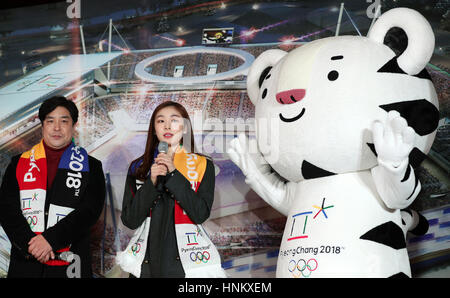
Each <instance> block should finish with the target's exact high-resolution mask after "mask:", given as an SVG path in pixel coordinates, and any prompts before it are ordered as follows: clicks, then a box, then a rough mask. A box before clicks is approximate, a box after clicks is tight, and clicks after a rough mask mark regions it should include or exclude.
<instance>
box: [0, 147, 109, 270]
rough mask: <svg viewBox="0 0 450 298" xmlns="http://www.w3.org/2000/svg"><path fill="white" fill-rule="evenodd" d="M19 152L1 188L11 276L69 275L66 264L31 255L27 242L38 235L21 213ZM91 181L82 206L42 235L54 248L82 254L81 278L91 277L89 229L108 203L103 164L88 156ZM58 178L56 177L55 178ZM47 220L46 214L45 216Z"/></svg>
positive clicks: (0, 205) (50, 195) (50, 194)
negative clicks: (50, 262)
mask: <svg viewBox="0 0 450 298" xmlns="http://www.w3.org/2000/svg"><path fill="white" fill-rule="evenodd" d="M19 158H20V155H17V156H14V157H13V158H12V159H11V162H10V164H9V166H8V168H7V169H6V172H5V175H4V176H3V181H2V185H1V187H0V225H1V226H2V227H3V229H4V230H5V232H6V235H7V236H8V238H9V240H10V241H11V244H12V245H11V257H10V264H9V270H8V277H67V275H66V270H67V266H47V265H44V264H41V263H39V262H38V261H37V260H36V259H34V258H33V257H30V255H29V254H28V242H29V241H30V240H31V238H33V237H34V236H36V234H35V233H33V232H32V231H31V229H30V227H29V225H28V223H27V221H26V219H25V218H24V216H23V215H22V209H21V206H20V196H19V184H18V182H17V179H16V167H17V163H18V161H19ZM89 169H90V171H89V180H88V185H87V188H86V191H85V192H84V195H82V196H81V197H80V201H79V205H78V206H77V207H76V208H75V210H74V211H72V212H71V213H70V214H69V215H67V216H66V217H65V218H64V219H62V220H60V221H59V222H58V223H57V224H55V225H54V226H53V227H50V228H48V229H46V230H45V231H44V232H43V233H42V235H43V236H44V238H45V239H46V240H47V242H48V243H49V244H50V245H51V246H52V249H53V251H57V250H59V249H61V248H64V247H67V246H68V245H70V244H71V247H70V251H72V252H73V253H74V254H77V255H78V256H79V257H80V261H81V263H80V265H81V277H92V269H91V255H90V248H89V242H90V240H89V236H90V228H91V227H92V226H93V225H94V224H95V223H96V222H97V220H98V217H99V216H100V213H101V212H102V209H103V204H104V202H105V193H106V191H105V178H104V175H103V169H102V164H101V162H100V161H99V160H97V159H95V158H93V157H91V156H89ZM55 181H56V180H55ZM54 185H55V183H53V185H52V187H51V188H50V189H48V190H47V196H46V200H45V214H46V215H47V214H48V209H49V206H50V203H52V198H54V197H55V196H56V194H55V188H54ZM45 221H47V216H45Z"/></svg>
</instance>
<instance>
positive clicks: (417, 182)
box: [406, 175, 419, 201]
mask: <svg viewBox="0 0 450 298" xmlns="http://www.w3.org/2000/svg"><path fill="white" fill-rule="evenodd" d="M418 184H419V178H418V177H417V175H416V184H415V185H414V189H413V191H412V193H411V194H410V195H409V197H408V198H407V199H406V200H407V201H408V200H409V199H411V197H412V195H413V194H414V192H415V191H416V188H417V185H418Z"/></svg>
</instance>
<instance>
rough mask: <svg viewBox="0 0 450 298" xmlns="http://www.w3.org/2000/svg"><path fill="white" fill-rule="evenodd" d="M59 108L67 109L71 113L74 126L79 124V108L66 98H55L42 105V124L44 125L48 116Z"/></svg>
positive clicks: (40, 118) (40, 111) (40, 116)
mask: <svg viewBox="0 0 450 298" xmlns="http://www.w3.org/2000/svg"><path fill="white" fill-rule="evenodd" d="M57 107H64V108H66V109H67V110H68V111H69V113H70V117H71V118H72V121H73V124H75V123H77V121H78V108H77V106H76V105H75V103H73V101H70V100H68V99H67V98H65V97H64V96H53V97H50V98H48V99H46V100H45V101H44V102H43V103H42V105H41V107H40V108H39V120H41V123H44V120H45V117H47V115H48V114H50V113H51V112H53V110H54V109H56V108H57Z"/></svg>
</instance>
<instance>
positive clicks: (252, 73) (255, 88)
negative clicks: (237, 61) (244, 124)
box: [247, 49, 287, 105]
mask: <svg viewBox="0 0 450 298" xmlns="http://www.w3.org/2000/svg"><path fill="white" fill-rule="evenodd" d="M286 54H287V52H285V51H282V50H276V49H274V50H267V51H265V52H263V53H262V54H261V55H259V56H258V58H256V59H255V61H254V62H253V64H252V66H251V67H250V70H249V71H248V75H247V93H248V97H249V98H250V100H251V101H252V103H253V104H254V105H256V103H257V101H258V94H259V88H260V87H261V84H262V81H263V80H264V77H265V76H266V75H267V73H268V72H269V70H270V69H271V68H272V67H273V66H274V65H275V64H277V62H278V61H280V60H281V58H283V57H284V56H285V55H286ZM261 78H262V79H261Z"/></svg>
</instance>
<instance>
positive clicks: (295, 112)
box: [247, 8, 439, 182]
mask: <svg viewBox="0 0 450 298" xmlns="http://www.w3.org/2000/svg"><path fill="white" fill-rule="evenodd" d="M402 40H403V41H404V42H403V43H402ZM433 50H434V34H433V31H432V29H431V26H430V24H429V23H428V22H427V20H426V19H425V18H424V17H423V16H422V15H421V14H419V13H418V12H416V11H414V10H411V9H407V8H396V9H392V10H390V11H388V12H386V13H384V14H383V15H382V16H381V17H380V18H379V19H378V20H377V21H376V23H375V24H374V25H373V27H372V29H371V30H370V32H369V34H368V36H367V37H360V36H339V37H330V38H324V39H320V40H316V41H313V42H310V43H308V44H305V45H302V46H300V47H298V48H297V49H295V50H292V51H291V52H289V53H287V52H284V51H281V50H268V51H266V52H264V53H262V54H261V55H260V56H259V57H258V58H257V59H256V60H255V62H254V63H253V65H252V66H251V68H250V71H249V74H248V77H247V90H248V94H249V97H250V100H251V101H252V102H253V104H254V105H255V118H256V134H257V140H258V146H259V147H260V148H268V147H270V148H271V149H270V151H271V152H269V151H267V150H261V149H260V151H261V152H262V153H263V156H264V157H265V158H266V160H267V161H268V162H269V163H270V164H271V166H272V168H273V169H274V170H275V171H277V172H278V173H279V174H280V175H281V176H283V177H284V178H285V179H287V180H289V181H295V182H297V181H301V180H303V179H312V178H317V177H323V176H327V175H333V174H338V173H347V172H354V171H360V170H365V169H369V168H372V167H374V166H375V165H376V152H375V150H374V146H373V141H372V133H371V130H370V128H371V125H372V123H373V121H374V120H381V121H384V119H385V118H386V115H387V112H389V111H391V110H396V111H398V112H399V113H400V115H401V116H402V117H403V118H405V119H406V121H407V122H408V125H409V126H411V127H412V128H413V129H414V130H415V132H416V144H415V148H414V149H413V151H412V153H411V155H410V163H411V164H412V165H413V166H415V165H417V164H418V163H420V162H421V161H422V159H423V156H424V153H428V151H429V149H430V147H431V145H432V142H433V140H434V136H435V134H436V128H437V125H438V121H439V111H438V108H437V107H438V100H437V95H436V92H435V90H434V86H433V84H432V81H431V78H430V76H429V75H428V73H427V71H426V70H425V66H426V64H427V63H428V61H429V60H430V58H431V55H432V53H433ZM273 140H277V143H276V144H271V145H270V146H268V144H266V142H270V141H273ZM275 151H276V152H275ZM268 155H271V156H272V157H274V156H276V158H275V159H273V158H272V160H269V159H268V158H267V157H268ZM414 163H416V164H414Z"/></svg>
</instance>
